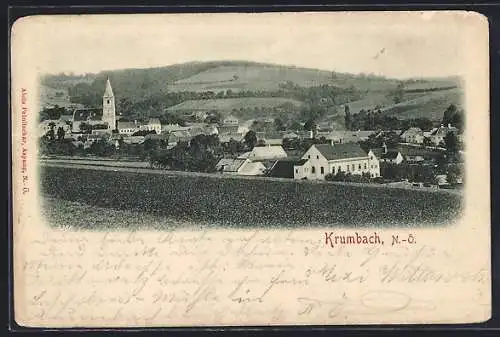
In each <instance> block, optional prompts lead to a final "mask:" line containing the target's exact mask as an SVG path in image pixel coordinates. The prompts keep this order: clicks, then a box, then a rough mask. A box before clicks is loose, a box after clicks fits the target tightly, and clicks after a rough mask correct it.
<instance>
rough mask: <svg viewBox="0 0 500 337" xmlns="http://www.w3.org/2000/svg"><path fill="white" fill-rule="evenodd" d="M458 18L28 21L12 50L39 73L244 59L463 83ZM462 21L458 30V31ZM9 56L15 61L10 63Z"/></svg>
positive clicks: (381, 15)
mask: <svg viewBox="0 0 500 337" xmlns="http://www.w3.org/2000/svg"><path fill="white" fill-rule="evenodd" d="M464 15H465V14H457V13H455V14H454V15H452V14H446V13H429V12H425V13H424V12H413V13H408V12H399V13H395V12H392V13H387V12H376V13H375V12H371V13H368V12H356V13H355V12H350V13H349V12H344V13H342V12H340V13H339V12H337V13H288V14H285V13H272V14H262V13H260V14H191V15H190V14H182V15H181V14H159V15H154V14H141V15H137V14H136V15H94V16H89V15H79V16H76V15H73V16H33V17H28V18H25V19H21V20H20V21H18V22H16V24H15V25H14V28H13V31H12V41H13V43H14V41H16V39H17V40H18V41H23V42H24V43H27V44H29V46H30V50H35V51H36V52H35V54H36V55H33V58H32V62H35V64H36V70H37V71H38V72H40V73H61V72H65V73H70V72H71V73H75V74H82V73H88V72H91V73H97V72H100V71H103V70H114V69H125V68H148V67H157V66H166V65H170V64H176V63H184V62H191V61H216V60H247V61H256V62H266V63H275V64H283V65H293V66H297V67H306V68H317V69H323V70H329V71H337V72H347V73H367V74H369V73H371V74H375V75H382V76H386V77H392V78H408V77H444V76H456V75H459V76H460V75H462V70H463V68H464V62H465V61H466V60H465V58H464V53H463V50H464V49H465V48H466V46H465V45H464V41H465V35H466V34H465V29H466V28H467V24H466V21H464V20H461V18H463V17H464ZM464 22H465V24H464ZM13 57H15V56H13Z"/></svg>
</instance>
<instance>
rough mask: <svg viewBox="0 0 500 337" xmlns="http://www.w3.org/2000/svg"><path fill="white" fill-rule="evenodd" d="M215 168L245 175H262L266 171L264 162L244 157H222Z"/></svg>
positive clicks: (228, 172)
mask: <svg viewBox="0 0 500 337" xmlns="http://www.w3.org/2000/svg"><path fill="white" fill-rule="evenodd" d="M215 169H216V170H217V171H218V172H221V173H225V174H237V175H246V176H257V175H263V174H264V173H265V171H266V167H265V166H264V164H262V163H261V162H258V161H251V160H249V159H244V158H222V159H221V160H219V162H218V163H217V165H215Z"/></svg>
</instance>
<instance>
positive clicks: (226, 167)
mask: <svg viewBox="0 0 500 337" xmlns="http://www.w3.org/2000/svg"><path fill="white" fill-rule="evenodd" d="M245 162H246V159H239V158H236V159H234V158H222V159H221V160H219V162H218V163H217V165H215V169H216V170H217V171H221V170H222V172H238V170H239V169H240V167H241V165H243V164H244V163H245Z"/></svg>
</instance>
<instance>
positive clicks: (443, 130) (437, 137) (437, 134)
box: [429, 124, 458, 145]
mask: <svg viewBox="0 0 500 337" xmlns="http://www.w3.org/2000/svg"><path fill="white" fill-rule="evenodd" d="M449 132H452V133H454V134H455V135H456V134H457V133H458V129H457V128H456V127H454V126H451V125H450V124H448V126H443V125H441V126H440V127H439V128H437V129H435V130H434V131H433V132H432V133H431V134H430V136H429V139H430V140H431V141H432V142H433V143H434V144H435V145H440V144H441V143H444V138H445V137H446V135H448V133H449Z"/></svg>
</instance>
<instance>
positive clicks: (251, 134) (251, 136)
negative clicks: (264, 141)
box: [243, 130, 257, 150]
mask: <svg viewBox="0 0 500 337" xmlns="http://www.w3.org/2000/svg"><path fill="white" fill-rule="evenodd" d="M243 142H244V143H245V145H246V147H247V148H248V149H250V150H252V149H253V148H254V147H255V145H256V144H257V134H256V133H255V131H252V130H250V131H248V132H247V133H246V134H245V137H244V139H243Z"/></svg>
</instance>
